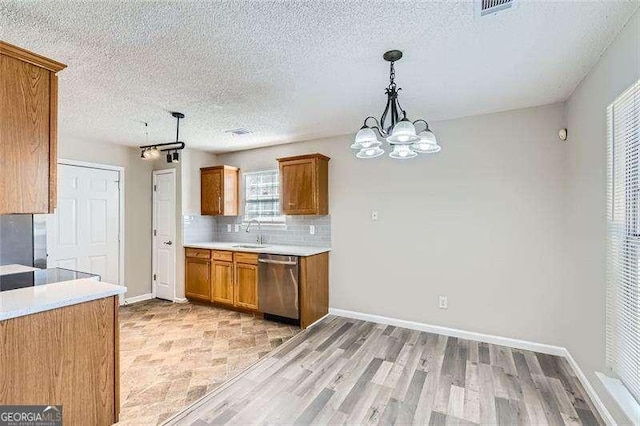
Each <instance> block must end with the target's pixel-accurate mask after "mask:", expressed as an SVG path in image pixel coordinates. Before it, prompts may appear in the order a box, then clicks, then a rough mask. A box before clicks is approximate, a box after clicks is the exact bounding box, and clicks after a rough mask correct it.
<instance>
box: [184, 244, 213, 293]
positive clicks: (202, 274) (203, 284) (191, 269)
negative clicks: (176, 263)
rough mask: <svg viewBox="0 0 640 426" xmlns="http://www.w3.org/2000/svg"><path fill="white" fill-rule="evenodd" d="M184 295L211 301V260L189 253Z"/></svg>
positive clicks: (186, 264)
mask: <svg viewBox="0 0 640 426" xmlns="http://www.w3.org/2000/svg"><path fill="white" fill-rule="evenodd" d="M184 294H185V296H187V297H188V298H190V299H197V300H203V301H207V302H208V301H210V300H211V260H209V259H208V258H207V259H202V258H199V257H189V253H187V260H186V262H185V285H184Z"/></svg>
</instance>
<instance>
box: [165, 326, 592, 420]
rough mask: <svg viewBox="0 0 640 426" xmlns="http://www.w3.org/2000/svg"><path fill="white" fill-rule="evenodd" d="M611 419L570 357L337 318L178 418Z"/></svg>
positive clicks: (300, 337)
mask: <svg viewBox="0 0 640 426" xmlns="http://www.w3.org/2000/svg"><path fill="white" fill-rule="evenodd" d="M258 423H259V424H344V423H347V424H384V425H387V424H432V425H448V424H491V425H494V424H500V425H516V424H532V425H543V424H544V425H546V424H551V425H562V424H574V425H580V424H584V425H596V424H604V423H603V421H602V419H601V417H600V416H599V414H598V413H597V411H596V410H595V409H594V408H593V405H592V404H591V402H590V401H589V399H588V397H587V395H586V393H585V390H584V389H583V387H582V386H581V384H580V382H579V381H578V379H577V378H576V376H575V373H574V372H573V371H572V369H571V367H570V366H569V364H568V363H567V361H566V360H565V359H564V358H560V357H555V356H551V355H545V354H540V353H535V352H529V351H525V350H519V349H513V348H508V347H504V346H497V345H491V344H487V343H479V342H475V341H469V340H462V339H457V338H453V337H446V336H442V335H436V334H430V333H425V332H419V331H413V330H407V329H403V328H397V327H393V326H385V325H380V324H374V323H371V322H365V321H358V320H352V319H346V318H341V317H328V318H326V319H325V320H323V321H322V322H321V323H320V324H318V325H316V326H314V327H312V328H311V329H309V330H306V331H304V332H302V333H300V334H298V335H297V336H296V337H294V338H292V339H291V340H289V341H288V342H287V343H285V344H283V345H282V346H281V347H279V348H278V349H276V350H275V351H274V352H272V353H271V354H269V355H268V356H266V357H265V358H263V359H261V360H260V361H259V362H257V363H256V364H255V365H253V366H252V367H250V368H249V369H247V370H245V371H244V372H243V373H241V374H240V375H238V376H237V377H235V378H234V379H232V380H231V381H230V382H228V383H225V384H224V385H222V386H220V387H219V388H218V389H217V390H215V391H214V392H212V393H211V394H209V395H207V396H206V397H204V398H203V399H201V400H200V401H198V402H197V403H196V404H194V406H192V407H191V408H190V409H189V410H187V411H186V412H185V413H183V414H182V415H180V416H177V417H174V418H172V419H170V420H169V422H168V424H180V425H187V424H193V425H205V424H258Z"/></svg>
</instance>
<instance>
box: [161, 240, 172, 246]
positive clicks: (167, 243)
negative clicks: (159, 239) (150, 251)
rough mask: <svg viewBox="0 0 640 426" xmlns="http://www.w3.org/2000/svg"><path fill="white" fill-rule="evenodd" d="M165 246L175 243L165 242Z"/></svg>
mask: <svg viewBox="0 0 640 426" xmlns="http://www.w3.org/2000/svg"><path fill="white" fill-rule="evenodd" d="M163 244H166V245H168V246H170V245H171V244H173V243H172V242H171V241H165V242H164V243H163Z"/></svg>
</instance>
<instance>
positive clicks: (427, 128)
mask: <svg viewBox="0 0 640 426" xmlns="http://www.w3.org/2000/svg"><path fill="white" fill-rule="evenodd" d="M416 123H424V127H425V129H424V130H426V131H430V129H429V123H427V122H426V120H423V119H422V118H419V119H418V120H416V121H414V122H413V125H414V126H415V125H416ZM418 133H419V132H418Z"/></svg>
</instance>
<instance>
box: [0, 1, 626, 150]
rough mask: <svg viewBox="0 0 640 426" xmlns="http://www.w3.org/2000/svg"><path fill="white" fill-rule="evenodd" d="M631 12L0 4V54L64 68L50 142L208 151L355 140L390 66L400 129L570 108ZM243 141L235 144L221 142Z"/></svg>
mask: <svg viewBox="0 0 640 426" xmlns="http://www.w3.org/2000/svg"><path fill="white" fill-rule="evenodd" d="M637 8H638V1H625V2H621V1H600V2H567V1H564V2H530V1H525V0H520V2H519V4H518V7H517V8H516V9H514V10H510V11H507V12H504V13H499V14H497V15H495V16H489V17H485V18H477V17H476V16H475V14H474V3H472V2H438V3H435V2H426V1H405V2H391V1H385V2H373V1H367V2H337V1H335V2H328V1H295V2H284V1H279V2H263V1H253V2H248V1H244V2H241V1H233V2H213V1H212V2H199V1H198V2H186V1H181V2H141V1H117V2H59V1H38V2H30V1H29V2H27V1H5V0H0V39H2V40H5V41H7V42H9V43H13V44H16V45H18V46H21V47H25V48H27V49H30V50H33V51H35V52H37V53H40V54H43V55H45V56H49V57H51V58H53V59H56V60H58V61H61V62H64V63H66V64H68V66H69V67H68V68H67V69H66V70H64V71H63V72H61V73H60V74H59V75H60V124H59V126H60V134H61V137H75V138H79V139H82V140H84V141H86V142H87V143H91V142H92V141H106V142H113V143H119V144H127V145H140V144H143V143H144V141H145V140H144V130H143V128H144V125H143V124H142V122H143V121H148V122H149V130H150V131H149V133H150V139H151V141H152V142H170V141H171V140H173V138H174V137H175V120H174V119H173V118H172V117H171V116H170V115H169V113H168V111H181V112H183V113H185V114H186V119H185V120H184V121H183V126H181V127H182V130H183V132H181V140H183V141H185V142H186V143H187V145H188V146H191V147H197V148H201V149H207V150H210V151H214V152H221V151H232V150H238V149H244V148H249V147H254V146H262V145H270V144H278V143H285V142H291V141H296V140H305V139H311V138H317V137H324V136H332V135H339V134H346V133H351V132H355V131H356V130H357V129H358V128H359V127H360V125H361V121H362V119H363V118H364V117H365V116H367V115H375V116H379V115H380V114H381V113H382V109H383V108H384V102H385V96H384V87H385V86H386V84H387V83H388V64H387V63H385V62H383V61H382V58H381V56H382V53H383V52H384V51H385V50H389V49H394V48H396V49H401V50H403V51H404V54H405V56H404V58H403V59H402V60H401V61H400V62H398V63H397V65H396V74H397V78H396V80H397V82H398V85H399V86H400V87H402V88H403V90H402V92H401V95H400V100H401V102H402V105H403V107H404V108H405V109H407V111H408V113H409V116H410V118H413V119H417V118H419V117H424V118H426V119H427V120H440V119H447V118H454V117H461V116H467V115H473V114H479V113H485V112H491V111H499V110H507V109H513V108H521V107H527V106H533V105H541V104H547V103H552V102H557V101H562V100H564V99H566V98H567V97H568V96H569V95H570V94H571V92H572V91H573V89H574V88H575V86H576V85H577V84H578V83H579V82H580V80H581V79H582V78H583V77H584V75H585V74H586V73H587V72H588V70H589V69H590V68H591V67H592V66H593V65H594V64H595V62H596V61H597V59H598V57H599V56H600V54H601V53H602V52H603V50H604V49H605V48H606V46H607V45H608V43H609V42H610V41H611V40H612V39H613V37H614V36H615V35H616V34H617V32H618V31H619V30H620V29H621V27H622V25H623V24H624V23H625V22H626V21H627V19H628V18H629V17H630V15H631V14H632V13H633V12H634V11H635V10H636V9H637ZM237 127H246V128H248V129H250V130H252V131H253V132H254V133H253V134H251V135H246V136H240V137H232V136H230V135H226V134H225V133H224V131H225V130H227V129H232V128H237Z"/></svg>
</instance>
